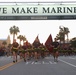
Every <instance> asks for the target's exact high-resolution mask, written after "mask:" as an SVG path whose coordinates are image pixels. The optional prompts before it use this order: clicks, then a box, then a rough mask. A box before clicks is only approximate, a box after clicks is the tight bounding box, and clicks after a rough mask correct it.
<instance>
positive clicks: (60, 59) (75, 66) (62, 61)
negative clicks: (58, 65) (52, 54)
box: [58, 59, 76, 67]
mask: <svg viewBox="0 0 76 75" xmlns="http://www.w3.org/2000/svg"><path fill="white" fill-rule="evenodd" d="M58 60H59V61H61V62H63V63H65V64H68V65H70V66H72V67H76V65H73V64H71V63H69V62H66V61H64V60H61V59H58Z"/></svg>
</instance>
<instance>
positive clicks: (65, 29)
mask: <svg viewBox="0 0 76 75" xmlns="http://www.w3.org/2000/svg"><path fill="white" fill-rule="evenodd" d="M59 28H60V33H62V34H63V36H64V43H65V35H67V42H68V33H69V32H70V31H69V29H68V28H67V27H59Z"/></svg>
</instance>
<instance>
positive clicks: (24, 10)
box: [0, 4, 76, 16]
mask: <svg viewBox="0 0 76 75" xmlns="http://www.w3.org/2000/svg"><path fill="white" fill-rule="evenodd" d="M57 15H59V16H62V15H76V5H75V4H62V5H60V4H40V5H36V4H25V5H0V16H57Z"/></svg>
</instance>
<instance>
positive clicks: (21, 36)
mask: <svg viewBox="0 0 76 75" xmlns="http://www.w3.org/2000/svg"><path fill="white" fill-rule="evenodd" d="M17 38H18V39H19V40H20V46H21V41H22V40H23V35H19V36H18V37H17Z"/></svg>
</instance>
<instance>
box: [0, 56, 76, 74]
mask: <svg viewBox="0 0 76 75" xmlns="http://www.w3.org/2000/svg"><path fill="white" fill-rule="evenodd" d="M0 75H76V56H66V57H65V56H59V58H58V62H54V60H53V57H52V56H47V57H45V58H44V59H42V58H41V59H39V60H38V62H35V59H31V60H28V61H26V62H24V61H23V59H19V57H18V62H17V63H13V62H12V58H11V56H9V57H7V56H2V57H0Z"/></svg>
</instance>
